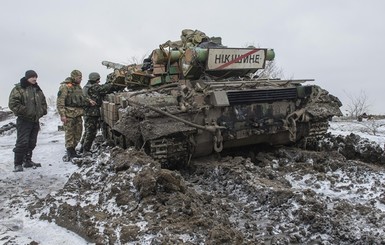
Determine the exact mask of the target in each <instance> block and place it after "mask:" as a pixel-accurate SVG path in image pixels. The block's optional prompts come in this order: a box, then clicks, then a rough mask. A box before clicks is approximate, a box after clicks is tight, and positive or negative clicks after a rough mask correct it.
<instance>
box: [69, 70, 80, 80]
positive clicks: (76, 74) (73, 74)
mask: <svg viewBox="0 0 385 245" xmlns="http://www.w3.org/2000/svg"><path fill="white" fill-rule="evenodd" d="M81 75H82V73H81V72H80V71H79V70H73V71H72V72H71V77H72V78H75V77H78V76H81Z"/></svg>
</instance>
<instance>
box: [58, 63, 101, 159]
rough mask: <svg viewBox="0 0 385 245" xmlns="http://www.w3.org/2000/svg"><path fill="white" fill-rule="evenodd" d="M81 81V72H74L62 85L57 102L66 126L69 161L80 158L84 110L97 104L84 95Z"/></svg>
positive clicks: (61, 118) (66, 145)
mask: <svg viewBox="0 0 385 245" xmlns="http://www.w3.org/2000/svg"><path fill="white" fill-rule="evenodd" d="M81 81H82V73H81V72H80V71H79V70H73V71H72V72H71V76H70V77H67V78H66V79H65V81H64V82H62V83H61V85H60V88H59V92H58V95H57V101H56V106H57V110H58V112H59V115H60V120H61V121H62V122H63V125H64V134H65V147H66V149H67V157H68V160H71V159H72V158H75V157H79V155H78V154H77V153H76V150H75V147H76V146H77V144H78V143H79V141H80V138H81V135H82V131H83V119H82V116H83V113H84V109H83V108H84V107H85V106H93V105H95V104H96V103H95V101H93V100H91V99H90V98H87V97H86V96H84V95H83V90H82V87H81V86H80V83H81Z"/></svg>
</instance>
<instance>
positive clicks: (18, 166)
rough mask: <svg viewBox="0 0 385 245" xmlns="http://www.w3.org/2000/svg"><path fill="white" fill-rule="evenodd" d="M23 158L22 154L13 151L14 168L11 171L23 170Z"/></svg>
mask: <svg viewBox="0 0 385 245" xmlns="http://www.w3.org/2000/svg"><path fill="white" fill-rule="evenodd" d="M23 159H24V154H23V153H19V152H15V169H14V170H13V172H22V171H23Z"/></svg>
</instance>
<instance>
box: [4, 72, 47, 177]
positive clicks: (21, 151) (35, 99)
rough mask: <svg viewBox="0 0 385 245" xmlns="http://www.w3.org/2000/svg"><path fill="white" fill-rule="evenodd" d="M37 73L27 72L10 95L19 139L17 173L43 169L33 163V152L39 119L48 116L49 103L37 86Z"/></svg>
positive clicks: (16, 151)
mask: <svg viewBox="0 0 385 245" xmlns="http://www.w3.org/2000/svg"><path fill="white" fill-rule="evenodd" d="M36 81H37V73H36V72H35V71H33V70H28V71H26V72H25V76H24V77H23V78H21V79H20V83H18V84H16V85H15V87H14V88H13V89H12V91H11V94H10V95H9V102H8V107H9V109H11V110H12V111H13V113H14V114H15V115H16V116H17V120H16V130H17V139H16V145H15V148H14V149H13V151H14V152H15V162H14V164H15V170H14V171H15V172H20V171H23V166H24V167H25V168H30V167H41V165H40V164H39V163H35V162H33V161H32V151H33V150H34V149H35V147H36V142H37V135H38V133H39V130H40V123H39V119H40V118H41V117H42V116H44V115H46V114H47V101H46V99H45V96H44V93H43V91H42V90H41V88H40V87H39V85H37V82H36Z"/></svg>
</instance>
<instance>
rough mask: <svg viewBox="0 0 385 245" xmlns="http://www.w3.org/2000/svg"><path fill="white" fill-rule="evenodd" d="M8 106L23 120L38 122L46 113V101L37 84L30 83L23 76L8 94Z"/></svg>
mask: <svg viewBox="0 0 385 245" xmlns="http://www.w3.org/2000/svg"><path fill="white" fill-rule="evenodd" d="M8 107H9V109H11V110H12V111H13V113H14V114H15V115H16V116H18V117H21V118H24V119H25V120H28V121H32V122H38V121H39V119H40V118H41V117H42V116H44V115H46V114H47V101H46V99H45V96H44V93H43V91H42V90H41V89H40V87H39V85H37V84H31V83H29V82H28V81H27V79H26V78H25V77H23V78H21V79H20V83H18V84H15V87H14V88H13V89H12V91H11V94H10V95H9V102H8Z"/></svg>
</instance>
